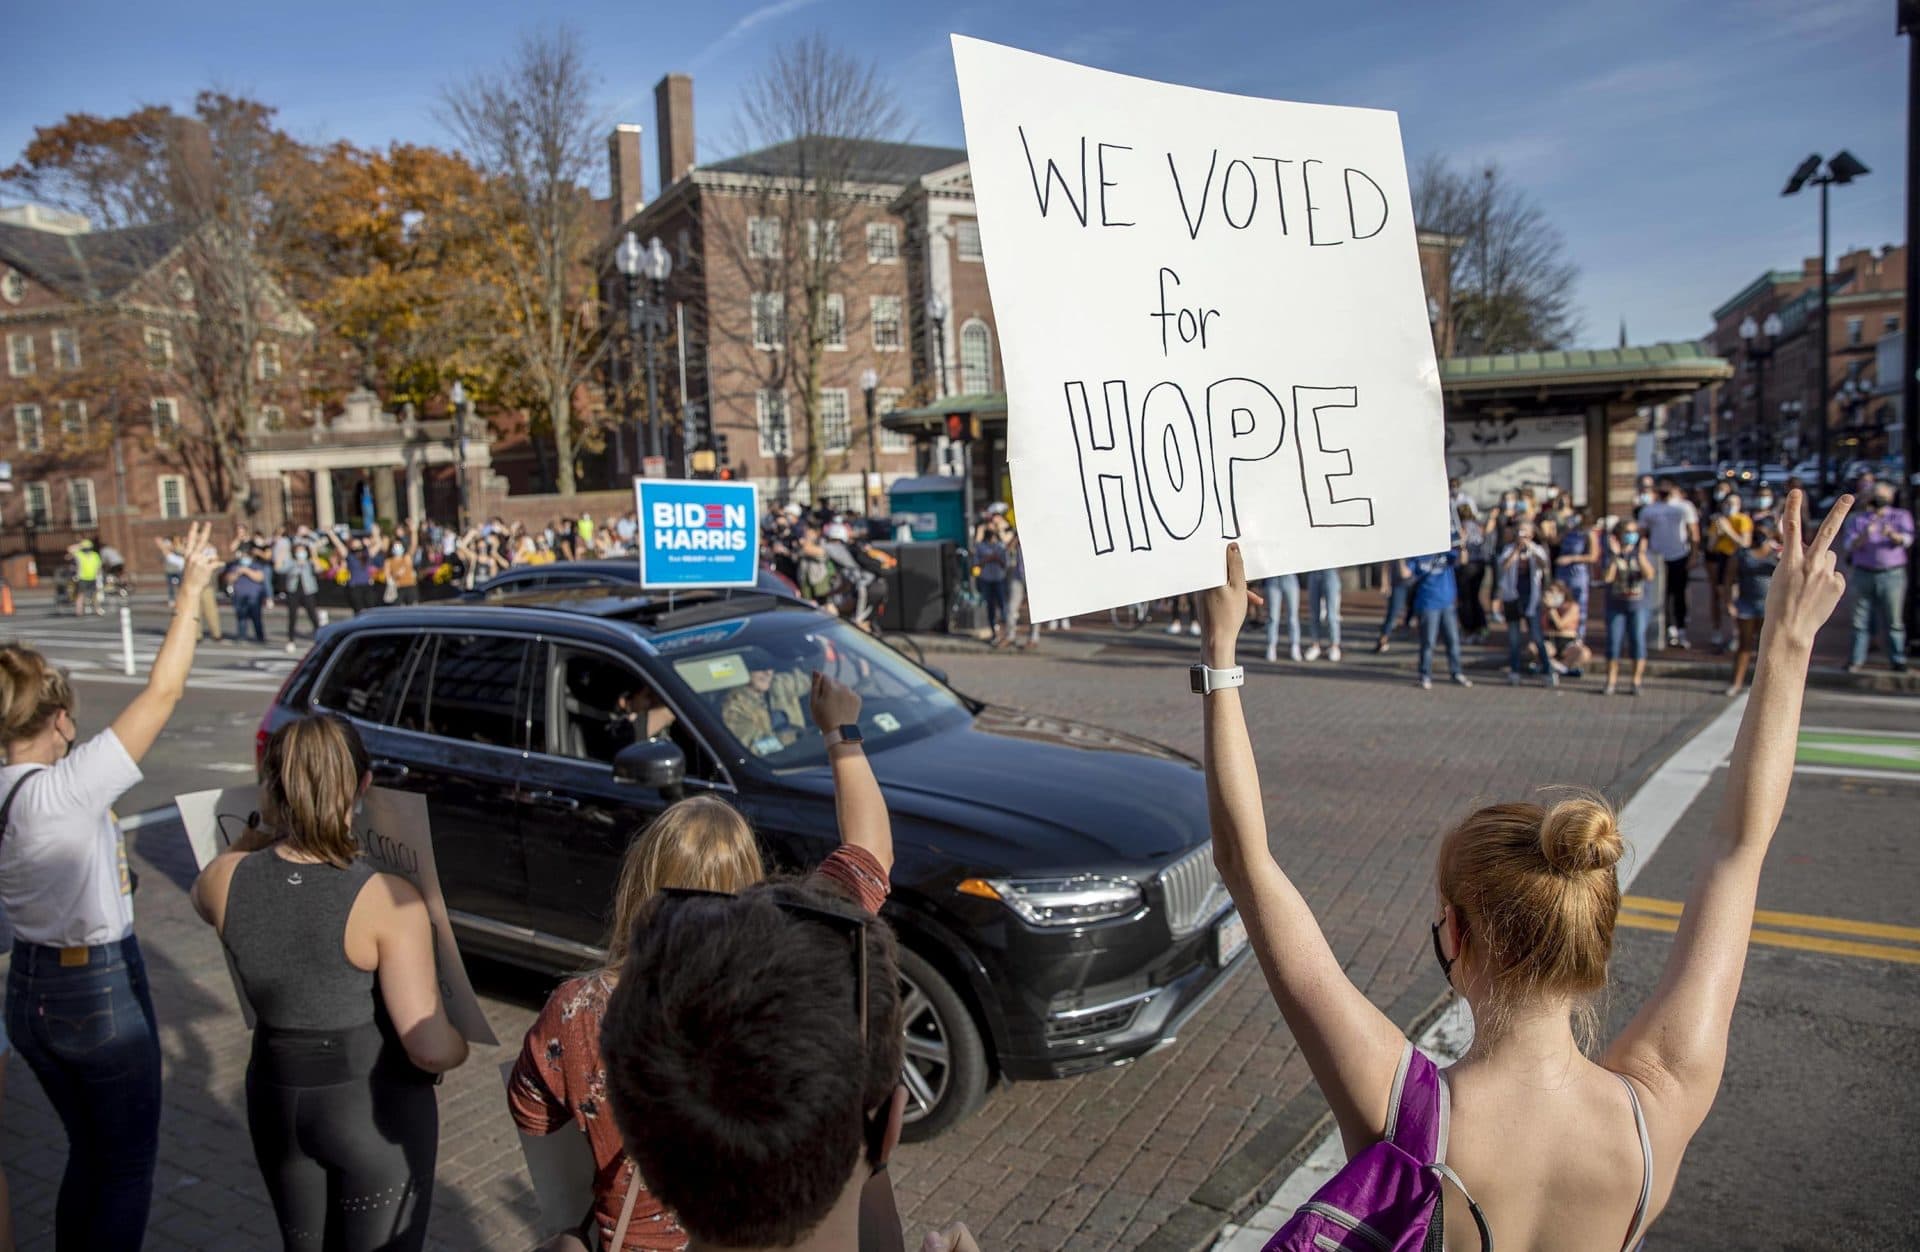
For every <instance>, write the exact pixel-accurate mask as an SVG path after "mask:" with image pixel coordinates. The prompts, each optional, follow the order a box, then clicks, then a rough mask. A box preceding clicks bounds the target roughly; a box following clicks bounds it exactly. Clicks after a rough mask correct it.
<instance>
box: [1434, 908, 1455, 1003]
mask: <svg viewBox="0 0 1920 1252" xmlns="http://www.w3.org/2000/svg"><path fill="white" fill-rule="evenodd" d="M1433 959H1434V960H1436V961H1438V962H1439V963H1440V976H1441V977H1442V978H1444V979H1446V980H1447V986H1449V987H1451V986H1453V961H1452V960H1451V959H1449V958H1448V956H1447V953H1446V949H1444V948H1442V947H1441V946H1440V923H1439V922H1435V923H1434V924H1433Z"/></svg>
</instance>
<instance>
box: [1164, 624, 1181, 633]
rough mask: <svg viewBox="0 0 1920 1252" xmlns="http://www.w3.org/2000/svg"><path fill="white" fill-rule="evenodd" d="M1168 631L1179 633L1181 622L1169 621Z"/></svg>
mask: <svg viewBox="0 0 1920 1252" xmlns="http://www.w3.org/2000/svg"><path fill="white" fill-rule="evenodd" d="M1167 633H1168V634H1169V635H1177V634H1179V633H1180V623H1179V622H1168V623H1167Z"/></svg>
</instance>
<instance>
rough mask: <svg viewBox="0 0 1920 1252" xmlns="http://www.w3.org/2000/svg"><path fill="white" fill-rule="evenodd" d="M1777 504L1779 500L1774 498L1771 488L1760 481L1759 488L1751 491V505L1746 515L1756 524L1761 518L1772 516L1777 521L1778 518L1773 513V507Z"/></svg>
mask: <svg viewBox="0 0 1920 1252" xmlns="http://www.w3.org/2000/svg"><path fill="white" fill-rule="evenodd" d="M1778 504H1779V501H1777V500H1775V499H1774V496H1773V488H1771V487H1769V486H1767V485H1766V484H1765V483H1762V484H1761V485H1760V489H1759V490H1758V491H1756V492H1754V493H1753V507H1752V508H1751V509H1749V510H1747V516H1749V517H1751V518H1752V519H1753V520H1754V522H1755V523H1756V524H1757V523H1759V522H1760V521H1761V520H1762V519H1763V518H1773V519H1774V520H1775V521H1778V520H1779V519H1778V518H1777V517H1775V514H1774V509H1775V508H1776V507H1777V506H1778Z"/></svg>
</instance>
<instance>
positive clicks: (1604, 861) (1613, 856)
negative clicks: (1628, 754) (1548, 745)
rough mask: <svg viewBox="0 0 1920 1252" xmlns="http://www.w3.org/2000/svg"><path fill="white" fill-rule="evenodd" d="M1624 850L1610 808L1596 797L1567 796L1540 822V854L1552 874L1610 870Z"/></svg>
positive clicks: (1568, 874)
mask: <svg viewBox="0 0 1920 1252" xmlns="http://www.w3.org/2000/svg"><path fill="white" fill-rule="evenodd" d="M1625 850H1626V844H1625V842H1624V841H1623V840H1622V839H1621V838H1620V825H1619V823H1618V821H1616V820H1615V818H1614V813H1613V807H1612V806H1611V805H1609V804H1608V803H1607V802H1606V801H1604V800H1602V799H1600V798H1599V797H1598V796H1593V795H1574V796H1569V797H1567V798H1566V799H1564V800H1560V801H1558V802H1557V803H1555V804H1554V806H1553V807H1552V808H1550V809H1548V810H1547V813H1546V816H1545V817H1543V818H1541V820H1540V855H1541V856H1542V857H1544V858H1545V859H1546V862H1547V867H1548V868H1549V869H1551V870H1553V872H1554V873H1556V874H1564V875H1567V876H1569V877H1572V876H1574V875H1578V874H1586V873H1592V872H1594V871H1596V870H1610V869H1612V868H1613V867H1614V866H1615V865H1616V864H1617V863H1618V862H1619V860H1620V854H1621V853H1622V852H1623V851H1625Z"/></svg>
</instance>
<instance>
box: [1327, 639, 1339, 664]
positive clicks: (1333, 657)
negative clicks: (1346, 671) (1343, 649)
mask: <svg viewBox="0 0 1920 1252" xmlns="http://www.w3.org/2000/svg"><path fill="white" fill-rule="evenodd" d="M1327 659H1328V660H1329V661H1337V660H1339V659H1340V645H1339V644H1337V643H1336V644H1334V645H1333V646H1332V647H1331V648H1328V649H1327Z"/></svg>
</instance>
